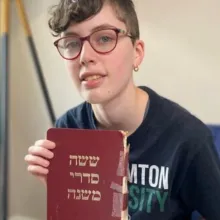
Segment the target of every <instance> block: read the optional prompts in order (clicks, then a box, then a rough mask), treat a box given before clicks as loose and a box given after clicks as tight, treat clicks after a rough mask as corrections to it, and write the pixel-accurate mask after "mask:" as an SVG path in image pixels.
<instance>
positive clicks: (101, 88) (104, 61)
mask: <svg viewBox="0 0 220 220" xmlns="http://www.w3.org/2000/svg"><path fill="white" fill-rule="evenodd" d="M103 24H104V25H106V24H107V25H109V26H113V27H115V28H119V29H122V30H125V31H127V29H126V25H125V24H124V23H123V22H121V21H119V20H118V19H117V17H116V15H115V13H114V11H113V9H112V8H111V7H110V6H109V5H105V6H104V7H103V9H102V10H101V12H100V13H99V14H97V15H96V16H94V17H92V18H90V19H88V20H86V21H84V22H81V23H79V24H74V25H72V26H70V27H69V28H68V30H66V31H65V33H63V36H65V34H66V33H67V32H68V33H70V34H71V33H76V34H77V35H78V36H80V37H85V36H88V35H90V34H91V33H92V32H93V30H94V28H97V27H98V26H100V25H103ZM105 40H107V41H108V38H107V39H106V38H102V39H101V42H102V43H103V42H104V43H106V42H105ZM143 54H144V53H143V43H142V42H141V41H137V42H136V43H135V45H133V44H132V41H131V38H130V37H128V36H126V35H123V34H122V33H119V35H118V43H117V46H116V47H115V49H114V50H113V51H111V52H109V53H106V54H99V53H97V52H96V51H95V50H94V49H93V48H92V47H91V45H90V44H89V42H88V41H84V43H83V47H82V51H81V53H80V55H79V56H78V57H77V58H76V59H74V60H66V66H67V69H68V71H69V72H70V74H71V77H72V79H73V81H74V84H75V85H76V87H77V89H78V91H79V93H80V95H81V96H82V98H83V99H84V100H86V101H88V102H90V103H92V104H101V103H106V102H108V101H110V100H112V99H113V98H115V97H116V96H117V95H118V94H120V93H121V92H123V90H125V89H126V88H128V85H130V84H132V83H133V79H132V72H133V69H134V67H137V66H139V65H140V63H141V61H142V59H143ZM86 74H92V75H93V77H92V78H85V77H87V76H88V75H86ZM99 77H100V78H99Z"/></svg>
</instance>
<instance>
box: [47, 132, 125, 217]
mask: <svg viewBox="0 0 220 220" xmlns="http://www.w3.org/2000/svg"><path fill="white" fill-rule="evenodd" d="M47 139H48V140H50V141H53V142H55V144H56V148H55V149H54V150H53V152H54V158H53V159H52V160H51V161H50V166H49V173H48V179H47V220H87V219H90V220H119V219H120V220H127V219H128V205H127V195H128V189H127V180H128V179H127V171H128V151H129V147H128V146H127V143H126V134H125V133H124V132H122V131H107V130H105V131H103V130H83V129H66V128H51V129H49V130H48V132H47Z"/></svg>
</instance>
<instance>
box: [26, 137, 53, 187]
mask: <svg viewBox="0 0 220 220" xmlns="http://www.w3.org/2000/svg"><path fill="white" fill-rule="evenodd" d="M54 148H55V143H53V142H51V141H48V140H38V141H36V142H35V144H34V145H33V146H31V147H29V149H28V154H27V155H26V156H25V158H24V160H25V161H26V162H27V163H28V167H27V170H28V172H29V173H31V174H32V175H34V176H35V177H37V178H38V179H39V180H40V181H42V182H43V183H44V184H45V185H46V183H47V174H48V172H49V170H48V167H49V165H50V161H49V160H50V159H52V158H53V156H54V154H53V152H52V151H51V150H52V149H54Z"/></svg>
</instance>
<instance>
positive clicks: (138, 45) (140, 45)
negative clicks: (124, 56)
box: [134, 40, 145, 67]
mask: <svg viewBox="0 0 220 220" xmlns="http://www.w3.org/2000/svg"><path fill="white" fill-rule="evenodd" d="M144 46H145V45H144V42H143V41H142V40H136V41H135V43H134V67H139V66H140V65H141V63H142V61H143V59H144V53H145V47H144Z"/></svg>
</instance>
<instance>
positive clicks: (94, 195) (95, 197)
mask: <svg viewBox="0 0 220 220" xmlns="http://www.w3.org/2000/svg"><path fill="white" fill-rule="evenodd" d="M92 200H93V201H100V200H101V193H100V192H99V191H94V190H93V191H92Z"/></svg>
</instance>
